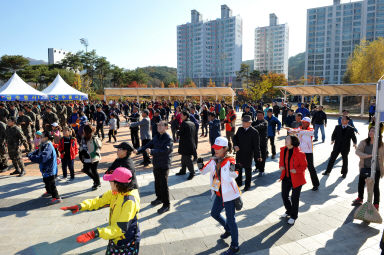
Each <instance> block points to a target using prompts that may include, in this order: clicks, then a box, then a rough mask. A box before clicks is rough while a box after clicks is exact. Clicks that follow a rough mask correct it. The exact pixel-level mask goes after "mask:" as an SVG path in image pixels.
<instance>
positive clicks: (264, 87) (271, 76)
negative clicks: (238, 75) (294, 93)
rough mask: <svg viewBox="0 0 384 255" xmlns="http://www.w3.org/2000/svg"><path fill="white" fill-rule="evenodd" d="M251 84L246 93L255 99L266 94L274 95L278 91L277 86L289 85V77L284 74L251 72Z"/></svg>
mask: <svg viewBox="0 0 384 255" xmlns="http://www.w3.org/2000/svg"><path fill="white" fill-rule="evenodd" d="M251 74H252V75H250V76H251V81H252V83H251V85H250V86H249V88H248V89H246V94H247V95H248V96H249V97H250V98H252V99H253V100H259V99H261V98H262V97H263V95H264V94H268V95H269V96H271V97H274V96H275V95H276V93H277V91H278V90H277V89H274V87H275V86H285V85H287V79H286V78H285V76H284V74H277V73H268V74H262V75H260V72H258V71H256V72H255V71H254V72H252V73H251Z"/></svg>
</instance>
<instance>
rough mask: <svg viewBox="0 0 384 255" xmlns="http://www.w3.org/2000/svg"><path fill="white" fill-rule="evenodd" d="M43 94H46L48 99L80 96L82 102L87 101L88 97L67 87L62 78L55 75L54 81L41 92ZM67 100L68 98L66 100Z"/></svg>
mask: <svg viewBox="0 0 384 255" xmlns="http://www.w3.org/2000/svg"><path fill="white" fill-rule="evenodd" d="M43 93H45V94H47V95H48V96H49V97H50V98H51V97H52V96H58V97H59V98H61V97H62V96H72V97H74V96H80V97H82V98H79V99H82V100H85V99H88V95H87V94H85V93H83V92H80V91H78V90H77V89H75V88H73V87H71V86H70V85H68V84H67V83H66V82H65V81H64V80H63V78H61V76H60V74H57V76H56V78H55V80H54V81H53V82H52V83H51V84H50V85H49V86H48V87H47V88H45V89H44V90H43ZM66 99H68V98H66Z"/></svg>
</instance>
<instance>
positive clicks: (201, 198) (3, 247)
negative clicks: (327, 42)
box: [0, 120, 382, 255]
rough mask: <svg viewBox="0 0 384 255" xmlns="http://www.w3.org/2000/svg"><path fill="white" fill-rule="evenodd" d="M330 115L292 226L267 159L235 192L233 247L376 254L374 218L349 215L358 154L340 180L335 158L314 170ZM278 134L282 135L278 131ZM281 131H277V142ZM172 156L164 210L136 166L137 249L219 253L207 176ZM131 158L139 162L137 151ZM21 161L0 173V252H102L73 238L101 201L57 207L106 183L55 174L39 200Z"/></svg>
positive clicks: (109, 155) (90, 224)
mask: <svg viewBox="0 0 384 255" xmlns="http://www.w3.org/2000/svg"><path fill="white" fill-rule="evenodd" d="M334 123H335V120H330V121H329V126H328V128H327V129H326V130H327V140H326V143H324V144H321V143H317V144H316V145H315V166H316V168H317V172H318V173H319V178H320V183H321V184H320V190H319V191H318V192H313V191H311V190H310V189H311V187H312V186H311V184H310V178H309V174H307V181H308V182H309V183H308V184H306V185H305V186H304V187H303V190H302V194H301V198H300V209H299V218H298V220H297V221H296V223H295V225H294V226H293V227H289V226H288V225H287V224H286V223H285V222H284V221H282V220H281V219H279V215H280V214H282V213H283V212H284V209H283V205H282V201H281V196H280V183H279V182H277V179H278V178H279V170H278V167H277V159H275V160H273V161H272V160H270V159H269V160H268V163H267V166H266V173H267V174H266V175H265V176H264V177H262V178H257V177H254V179H253V184H252V188H251V191H249V192H245V193H244V194H243V200H244V208H243V210H242V211H240V212H238V213H237V216H236V219H237V223H238V226H239V239H240V243H241V252H240V254H279V255H280V254H320V255H322V254H370V255H375V254H380V250H379V246H378V244H379V240H380V238H381V230H382V225H379V224H370V225H367V224H365V223H361V222H359V221H354V220H353V219H352V216H353V212H354V210H353V209H354V208H353V207H351V201H352V200H353V199H354V198H355V197H356V191H357V171H358V169H357V163H358V159H357V156H355V155H354V153H353V150H352V152H351V153H350V156H349V158H350V169H349V170H350V171H349V174H348V176H347V178H346V179H345V180H342V179H340V178H339V173H338V172H339V171H338V170H340V169H341V160H338V161H337V165H336V166H335V169H334V171H333V172H332V174H331V175H330V176H329V177H323V176H322V175H321V174H320V173H321V172H322V171H323V170H324V169H325V167H326V162H327V159H328V157H329V154H330V151H331V146H330V145H329V137H330V133H331V132H332V130H333V126H334ZM356 125H357V127H358V128H359V131H360V133H361V134H363V135H362V136H360V137H359V138H358V140H361V139H363V138H365V137H366V133H367V132H366V131H365V130H367V125H366V124H365V123H362V122H357V123H356ZM119 133H120V134H119V138H118V139H119V140H123V139H124V138H127V135H128V130H127V129H126V128H122V129H121V132H119ZM281 135H285V131H283V132H281ZM283 139H284V138H283V137H279V138H278V139H277V140H278V142H277V144H278V146H277V147H279V146H280V145H281V144H282V142H283ZM176 145H177V144H176ZM114 151H115V150H114V149H113V148H112V145H109V144H106V145H105V146H104V147H103V154H104V155H103V159H102V162H103V163H102V164H101V169H100V173H102V172H103V171H104V170H105V168H106V167H107V166H108V164H109V163H110V162H111V161H112V160H113V159H114V157H115V155H114ZM175 151H177V146H176V148H175ZM199 154H204V155H205V156H208V155H209V146H208V144H207V139H206V138H205V139H203V140H202V141H201V142H200V144H199ZM179 160H180V158H179V157H178V156H177V153H175V157H174V163H173V169H172V170H171V171H170V177H169V185H170V195H171V204H172V207H171V211H170V212H169V213H166V214H164V215H160V216H159V215H157V213H156V209H157V208H153V207H151V206H150V204H149V203H150V201H151V200H153V199H154V194H153V193H154V190H153V175H152V172H151V168H150V167H148V168H142V167H139V168H138V169H139V173H138V182H139V185H140V194H141V202H142V203H141V206H142V210H141V212H140V227H141V232H142V241H141V247H140V250H141V252H140V254H166V255H169V254H220V252H223V251H224V250H225V249H226V248H227V247H228V244H229V242H230V241H229V240H225V241H221V240H219V235H220V234H221V233H222V232H223V229H222V228H221V227H219V225H218V224H217V223H216V222H215V221H214V220H213V219H212V218H211V217H210V207H211V203H212V202H211V200H210V192H209V187H208V184H209V178H208V176H201V175H197V176H196V177H195V178H194V179H193V180H192V181H186V176H175V173H176V172H177V171H178V170H179V165H180V161H179ZM135 161H136V162H140V161H141V157H139V158H135ZM77 166H78V167H77V169H79V168H80V167H81V165H80V164H77ZM27 169H28V170H27V171H28V175H29V176H26V177H23V178H17V177H9V176H7V175H3V176H0V230H1V233H2V237H3V238H1V239H0V254H104V252H105V247H106V244H107V242H106V241H105V240H96V241H93V242H90V243H88V244H85V245H80V244H77V243H76V241H75V239H76V236H77V235H79V234H81V233H84V232H86V231H88V230H91V229H93V228H95V227H97V226H105V225H106V223H107V221H108V209H102V210H99V211H94V212H81V213H79V214H76V215H72V214H71V213H65V212H62V211H61V210H59V207H61V206H63V205H72V204H76V203H79V202H80V201H82V200H84V199H86V198H91V197H95V196H97V195H99V194H101V193H102V192H104V191H106V190H107V189H108V183H105V182H103V183H102V188H101V189H100V190H98V191H91V190H90V189H89V188H90V186H91V184H92V183H91V181H90V180H89V178H88V177H87V176H85V175H84V174H81V173H79V174H78V175H77V176H76V181H75V182H73V183H71V184H66V183H64V182H59V184H58V190H59V192H60V194H61V195H62V197H63V199H64V202H63V204H61V205H55V206H46V201H47V200H45V199H43V198H40V197H39V196H40V195H41V194H42V192H43V186H44V185H43V184H42V182H41V177H40V174H39V172H38V170H37V165H30V166H28V168H27ZM60 172H61V171H60ZM20 240H21V241H20Z"/></svg>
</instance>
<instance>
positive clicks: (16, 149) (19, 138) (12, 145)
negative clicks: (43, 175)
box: [5, 125, 25, 174]
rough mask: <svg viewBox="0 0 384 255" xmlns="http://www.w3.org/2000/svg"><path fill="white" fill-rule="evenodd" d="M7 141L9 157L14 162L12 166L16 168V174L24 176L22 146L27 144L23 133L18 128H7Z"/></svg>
mask: <svg viewBox="0 0 384 255" xmlns="http://www.w3.org/2000/svg"><path fill="white" fill-rule="evenodd" d="M5 135H6V141H7V146H8V155H9V158H10V159H11V160H12V164H13V166H14V167H15V172H14V173H13V174H15V173H20V174H24V173H25V169H24V162H23V158H22V156H21V151H20V145H21V144H23V143H24V142H25V137H24V135H23V132H22V131H21V129H20V128H19V127H18V126H16V125H15V126H13V127H10V126H7V129H6V130H5Z"/></svg>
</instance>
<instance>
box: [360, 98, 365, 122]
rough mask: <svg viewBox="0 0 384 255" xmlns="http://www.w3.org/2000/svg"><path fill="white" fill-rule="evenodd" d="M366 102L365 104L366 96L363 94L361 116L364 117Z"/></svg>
mask: <svg viewBox="0 0 384 255" xmlns="http://www.w3.org/2000/svg"><path fill="white" fill-rule="evenodd" d="M364 104H365V96H361V111H360V116H361V117H363V115H364Z"/></svg>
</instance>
